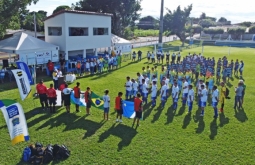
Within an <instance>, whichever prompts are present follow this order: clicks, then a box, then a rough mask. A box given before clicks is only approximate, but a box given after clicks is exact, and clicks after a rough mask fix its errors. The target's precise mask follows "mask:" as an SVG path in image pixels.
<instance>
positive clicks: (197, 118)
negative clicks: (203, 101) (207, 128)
mask: <svg viewBox="0 0 255 165" xmlns="http://www.w3.org/2000/svg"><path fill="white" fill-rule="evenodd" d="M200 114H201V110H200V108H198V109H197V111H196V113H195V114H194V115H193V120H194V122H195V123H197V122H198V121H199V119H200Z"/></svg>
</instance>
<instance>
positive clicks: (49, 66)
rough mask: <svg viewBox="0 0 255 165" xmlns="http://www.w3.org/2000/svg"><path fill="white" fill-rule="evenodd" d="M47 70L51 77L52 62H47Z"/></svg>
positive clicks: (52, 70)
mask: <svg viewBox="0 0 255 165" xmlns="http://www.w3.org/2000/svg"><path fill="white" fill-rule="evenodd" d="M47 68H48V70H49V72H50V75H49V76H50V77H51V76H52V74H53V72H54V64H53V62H51V60H49V61H48V63H47Z"/></svg>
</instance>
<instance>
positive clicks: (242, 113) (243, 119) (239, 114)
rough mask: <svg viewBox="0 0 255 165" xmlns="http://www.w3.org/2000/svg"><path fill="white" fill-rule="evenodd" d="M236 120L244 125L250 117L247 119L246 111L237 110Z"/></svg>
mask: <svg viewBox="0 0 255 165" xmlns="http://www.w3.org/2000/svg"><path fill="white" fill-rule="evenodd" d="M235 118H236V119H237V120H238V121H240V122H242V123H244V122H246V121H247V120H248V117H247V115H246V113H245V111H244V109H238V110H235Z"/></svg>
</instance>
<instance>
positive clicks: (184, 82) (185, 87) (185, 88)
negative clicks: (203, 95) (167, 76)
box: [182, 78, 189, 106]
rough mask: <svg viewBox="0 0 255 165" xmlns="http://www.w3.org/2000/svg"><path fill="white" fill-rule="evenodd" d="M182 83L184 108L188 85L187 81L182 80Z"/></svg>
mask: <svg viewBox="0 0 255 165" xmlns="http://www.w3.org/2000/svg"><path fill="white" fill-rule="evenodd" d="M182 82H183V87H182V89H183V90H182V105H183V106H185V105H186V101H187V97H188V93H189V83H188V82H187V80H186V79H185V78H183V79H182Z"/></svg>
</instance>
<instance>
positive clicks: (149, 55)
mask: <svg viewBox="0 0 255 165" xmlns="http://www.w3.org/2000/svg"><path fill="white" fill-rule="evenodd" d="M147 59H148V63H149V62H150V59H151V53H150V51H148V53H147Z"/></svg>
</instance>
